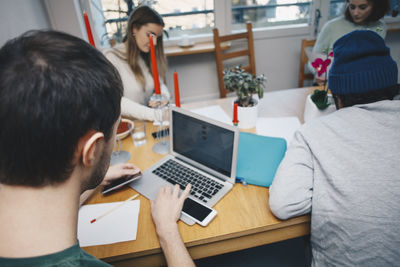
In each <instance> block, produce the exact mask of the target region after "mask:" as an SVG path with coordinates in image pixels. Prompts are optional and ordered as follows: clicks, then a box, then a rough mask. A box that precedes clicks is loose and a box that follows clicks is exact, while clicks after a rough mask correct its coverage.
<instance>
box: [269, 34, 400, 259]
mask: <svg viewBox="0 0 400 267" xmlns="http://www.w3.org/2000/svg"><path fill="white" fill-rule="evenodd" d="M333 52H334V62H333V65H332V67H331V70H330V72H329V78H328V81H329V88H330V90H331V92H332V94H333V96H334V98H335V103H336V107H337V108H338V109H339V110H338V111H335V112H334V113H332V114H329V115H327V116H324V117H321V118H320V119H317V120H314V121H311V122H310V123H306V124H305V125H303V126H302V127H301V128H300V129H299V131H297V132H296V134H295V137H294V140H293V141H292V143H291V144H290V147H289V149H288V151H287V153H286V156H285V158H284V160H283V161H282V163H281V165H280V166H279V169H278V171H277V173H276V176H275V179H274V181H273V183H272V185H271V187H270V190H269V193H270V196H269V200H270V203H269V204H270V207H271V210H272V212H273V213H274V214H275V215H276V216H277V217H278V218H280V219H288V218H291V217H294V216H299V215H302V214H307V213H310V212H311V250H312V265H313V266H396V265H398V264H399V262H400V250H399V247H400V227H399V221H400V201H399V200H400V179H399V178H400V157H399V156H400V138H399V133H400V120H399V118H400V117H399V116H400V101H399V100H395V99H396V97H395V96H396V95H397V94H398V93H399V88H400V87H399V86H398V85H397V81H398V69H397V65H396V62H394V61H393V59H392V58H391V56H390V51H389V48H388V47H387V46H386V45H385V42H384V40H383V39H382V38H381V37H380V36H379V35H378V34H376V33H374V32H372V31H365V30H362V31H354V32H351V33H349V34H347V35H345V36H343V37H342V38H340V39H339V40H338V41H337V42H336V43H335V44H334V48H333Z"/></svg>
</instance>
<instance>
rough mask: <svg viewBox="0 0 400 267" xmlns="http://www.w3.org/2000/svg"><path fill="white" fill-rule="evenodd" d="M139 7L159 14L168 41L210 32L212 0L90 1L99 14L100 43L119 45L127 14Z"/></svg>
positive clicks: (212, 11) (212, 13)
mask: <svg viewBox="0 0 400 267" xmlns="http://www.w3.org/2000/svg"><path fill="white" fill-rule="evenodd" d="M140 4H146V5H149V6H151V7H152V8H154V9H155V10H156V11H157V12H158V13H160V15H161V16H162V17H163V19H164V22H165V30H166V32H167V35H168V37H169V38H174V37H180V36H182V34H183V33H184V34H190V35H199V34H204V33H210V32H211V30H212V28H213V27H214V0H203V1H188V0H174V1H173V4H171V1H168V0H159V1H154V0H153V1H146V0H141V1H134V0H97V1H96V0H92V1H91V5H92V7H93V9H95V10H97V11H100V12H101V13H102V16H103V20H104V22H103V24H104V25H105V28H106V32H107V34H105V35H103V36H101V40H102V41H103V40H104V39H109V40H111V42H112V43H115V42H116V43H120V42H122V39H123V36H124V35H125V32H126V25H127V21H128V17H129V14H130V13H131V11H132V10H133V9H134V8H135V7H136V6H138V5H140Z"/></svg>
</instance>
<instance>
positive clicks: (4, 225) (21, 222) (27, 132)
mask: <svg viewBox="0 0 400 267" xmlns="http://www.w3.org/2000/svg"><path fill="white" fill-rule="evenodd" d="M122 88H123V87H122V83H121V79H120V77H119V74H118V72H117V70H116V69H115V68H114V67H113V66H112V64H111V63H109V61H108V60H107V59H106V58H105V57H104V56H103V55H102V54H101V53H100V52H99V51H97V50H96V49H94V48H93V47H91V46H90V45H89V44H87V43H86V42H84V41H83V40H81V39H79V38H76V37H73V36H70V35H68V34H65V33H60V32H54V31H32V32H28V33H26V34H24V35H22V36H21V37H18V38H16V39H13V40H11V41H9V42H7V43H6V44H5V45H4V46H3V47H2V48H1V49H0V125H1V130H0V183H1V185H0V236H1V242H0V265H1V266H9V265H10V266H11V265H12V266H15V265H19V266H20V265H25V266H43V265H44V266H60V265H62V266H81V265H82V266H89V265H90V266H92V265H94V266H103V265H107V264H105V263H103V262H101V261H99V260H98V259H96V258H94V257H92V256H90V255H89V254H87V253H85V252H84V251H83V250H81V249H80V247H79V243H78V241H77V217H78V208H79V197H80V194H81V193H82V192H84V191H85V190H88V189H92V188H95V187H96V186H97V185H99V183H100V182H101V181H102V180H103V177H104V175H105V173H106V171H107V169H108V166H109V160H110V155H111V152H112V149H113V145H114V142H115V135H116V129H117V126H118V123H119V121H120V102H121V96H122V90H123V89H122ZM189 190H190V186H189V187H188V188H187V189H186V190H185V191H184V192H183V193H182V195H181V196H180V197H179V196H178V190H177V189H176V188H175V189H174V192H173V193H171V190H170V189H168V188H166V189H165V188H164V189H163V190H162V191H160V194H159V196H158V197H157V200H156V201H154V202H152V214H153V218H154V222H155V224H156V229H157V234H158V236H159V238H160V243H161V245H162V248H163V249H164V251H165V252H166V257H167V259H169V258H174V259H175V262H172V263H175V264H177V263H182V264H181V265H183V264H192V261H191V259H190V257H189V254H188V253H187V251H186V249H185V247H184V244H183V242H182V240H181V239H180V236H179V232H178V228H177V226H176V221H177V220H178V218H179V214H180V211H181V208H182V205H183V201H184V199H185V197H186V196H187V194H188V193H189ZM164 209H168V210H169V212H168V213H166V212H162V211H163V210H164ZM171 211H173V212H171ZM161 240H162V241H161ZM171 247H173V248H175V250H173V249H171Z"/></svg>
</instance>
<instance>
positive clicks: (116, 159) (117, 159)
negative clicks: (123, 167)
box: [110, 119, 134, 165]
mask: <svg viewBox="0 0 400 267" xmlns="http://www.w3.org/2000/svg"><path fill="white" fill-rule="evenodd" d="M122 124H127V125H128V126H127V127H128V129H127V130H126V131H124V132H122V133H119V134H117V137H116V145H115V146H114V151H113V152H112V154H111V158H110V164H111V165H115V164H118V163H125V162H127V161H128V160H129V159H130V158H131V154H130V153H129V152H128V151H125V150H122V149H121V147H122V144H121V139H122V138H124V137H126V136H127V135H129V134H130V133H131V131H132V129H133V127H134V126H133V122H132V121H130V120H127V119H122V120H121V123H120V125H119V126H121V125H122ZM115 149H116V150H115Z"/></svg>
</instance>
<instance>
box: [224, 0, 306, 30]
mask: <svg viewBox="0 0 400 267" xmlns="http://www.w3.org/2000/svg"><path fill="white" fill-rule="evenodd" d="M231 2H232V26H233V29H234V30H235V29H238V28H243V25H244V23H246V22H247V21H251V22H252V23H253V25H254V27H255V28H257V27H269V26H277V25H286V24H298V23H308V21H309V19H310V6H311V2H312V1H311V0H297V1H296V0H253V1H247V0H231Z"/></svg>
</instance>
